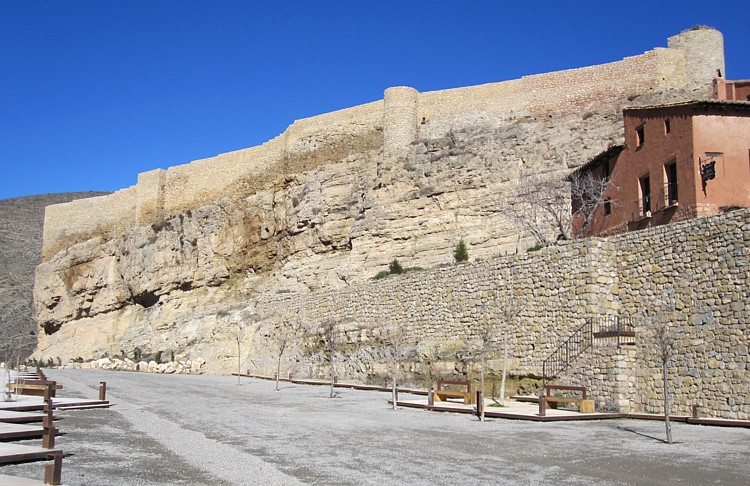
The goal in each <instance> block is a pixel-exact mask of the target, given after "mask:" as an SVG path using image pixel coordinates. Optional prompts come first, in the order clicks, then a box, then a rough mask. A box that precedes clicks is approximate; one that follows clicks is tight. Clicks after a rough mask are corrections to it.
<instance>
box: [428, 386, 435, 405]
mask: <svg viewBox="0 0 750 486" xmlns="http://www.w3.org/2000/svg"><path fill="white" fill-rule="evenodd" d="M427 406H428V407H430V408H432V407H434V406H435V390H433V388H432V387H430V390H429V391H428V392H427Z"/></svg>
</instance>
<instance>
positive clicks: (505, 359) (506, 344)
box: [500, 334, 508, 405]
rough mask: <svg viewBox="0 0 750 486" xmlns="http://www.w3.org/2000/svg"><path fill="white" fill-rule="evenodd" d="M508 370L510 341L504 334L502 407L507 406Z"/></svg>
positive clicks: (501, 380)
mask: <svg viewBox="0 0 750 486" xmlns="http://www.w3.org/2000/svg"><path fill="white" fill-rule="evenodd" d="M507 368H508V340H507V336H506V335H505V334H503V376H502V378H501V379H500V405H505V370H506V369H507Z"/></svg>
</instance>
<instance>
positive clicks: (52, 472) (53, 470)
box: [44, 451, 62, 484]
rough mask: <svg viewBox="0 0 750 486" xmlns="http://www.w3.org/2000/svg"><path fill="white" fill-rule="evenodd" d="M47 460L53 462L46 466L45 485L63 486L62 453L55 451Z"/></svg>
mask: <svg viewBox="0 0 750 486" xmlns="http://www.w3.org/2000/svg"><path fill="white" fill-rule="evenodd" d="M47 459H52V461H53V462H52V464H47V465H46V466H44V484H62V452H61V451H55V452H53V453H52V454H50V455H48V456H47Z"/></svg>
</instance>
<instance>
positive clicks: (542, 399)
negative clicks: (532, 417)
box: [539, 393, 547, 417]
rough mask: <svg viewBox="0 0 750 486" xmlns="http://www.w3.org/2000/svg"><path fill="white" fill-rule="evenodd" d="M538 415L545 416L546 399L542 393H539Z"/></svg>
mask: <svg viewBox="0 0 750 486" xmlns="http://www.w3.org/2000/svg"><path fill="white" fill-rule="evenodd" d="M539 416H540V417H546V416H547V399H546V398H545V396H544V393H540V394H539Z"/></svg>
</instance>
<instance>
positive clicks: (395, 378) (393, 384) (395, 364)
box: [391, 353, 398, 410]
mask: <svg viewBox="0 0 750 486" xmlns="http://www.w3.org/2000/svg"><path fill="white" fill-rule="evenodd" d="M393 354H394V355H395V354H396V353H393ZM397 383H398V358H397V357H396V356H394V357H393V378H392V381H391V399H392V400H393V410H397V409H398V406H397V405H396V398H397V397H396V386H397Z"/></svg>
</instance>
